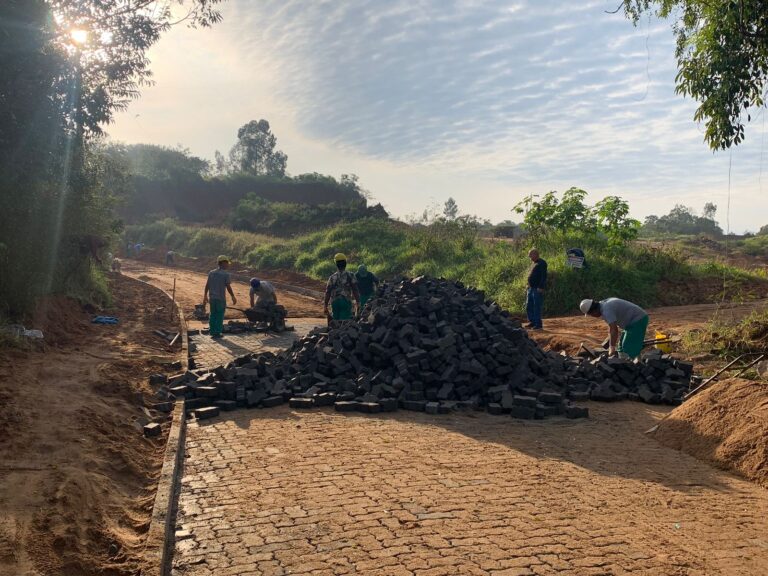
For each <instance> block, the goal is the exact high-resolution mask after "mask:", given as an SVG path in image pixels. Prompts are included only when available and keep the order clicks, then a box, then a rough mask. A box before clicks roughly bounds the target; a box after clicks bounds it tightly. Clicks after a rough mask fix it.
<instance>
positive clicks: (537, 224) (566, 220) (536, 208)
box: [513, 187, 640, 244]
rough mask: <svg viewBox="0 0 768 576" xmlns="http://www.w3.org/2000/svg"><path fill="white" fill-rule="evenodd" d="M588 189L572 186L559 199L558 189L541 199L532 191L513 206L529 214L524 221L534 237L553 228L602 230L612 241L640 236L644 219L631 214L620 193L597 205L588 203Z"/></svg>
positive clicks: (588, 232) (560, 230) (567, 231)
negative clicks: (639, 232)
mask: <svg viewBox="0 0 768 576" xmlns="http://www.w3.org/2000/svg"><path fill="white" fill-rule="evenodd" d="M586 197H587V192H586V191H584V190H582V189H581V188H575V187H574V188H570V189H568V190H567V191H566V192H564V193H563V196H562V200H558V198H557V192H555V191H552V192H547V193H546V194H545V195H544V196H543V197H542V198H541V200H536V198H538V196H536V195H530V196H526V197H525V198H523V200H522V201H520V202H518V203H517V204H516V205H515V207H514V208H513V210H514V211H515V212H517V213H518V214H525V216H524V218H523V225H524V226H525V229H526V231H527V232H528V234H530V235H531V237H532V238H533V239H534V240H537V239H538V238H541V237H543V236H544V235H546V234H548V233H550V232H556V233H559V234H562V235H567V234H573V233H575V234H586V235H590V236H598V235H599V234H602V235H603V236H604V237H605V238H607V239H608V241H609V242H610V243H612V244H625V243H626V242H628V241H630V240H633V239H634V238H636V237H637V234H638V231H639V229H640V222H638V221H637V220H635V219H633V218H630V217H629V204H627V202H626V201H624V200H622V199H621V198H619V197H618V196H608V197H606V198H604V199H603V200H601V201H600V202H598V203H597V204H595V205H594V206H593V207H590V206H587V205H586V204H585V203H584V200H585V198H586Z"/></svg>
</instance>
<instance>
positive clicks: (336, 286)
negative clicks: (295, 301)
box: [323, 252, 360, 324]
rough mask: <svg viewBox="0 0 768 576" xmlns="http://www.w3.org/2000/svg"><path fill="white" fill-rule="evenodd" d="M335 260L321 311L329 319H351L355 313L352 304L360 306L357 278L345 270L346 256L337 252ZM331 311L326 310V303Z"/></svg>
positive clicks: (329, 321)
mask: <svg viewBox="0 0 768 576" xmlns="http://www.w3.org/2000/svg"><path fill="white" fill-rule="evenodd" d="M333 259H334V261H335V262H336V272H334V273H333V274H331V277H330V278H328V284H327V285H326V287H325V299H324V301H323V313H324V314H325V316H326V317H327V318H328V323H329V324H330V323H331V320H351V319H352V318H354V315H355V308H354V304H355V303H356V304H357V306H358V308H359V307H360V292H359V291H358V290H357V279H356V278H355V275H354V274H352V272H349V271H348V270H347V257H346V256H345V255H344V254H342V253H341V252H339V253H338V254H336V255H335V256H334V257H333ZM329 303H330V305H331V312H330V313H329V311H328V304H329Z"/></svg>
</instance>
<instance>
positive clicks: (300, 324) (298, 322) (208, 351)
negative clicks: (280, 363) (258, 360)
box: [189, 318, 323, 368]
mask: <svg viewBox="0 0 768 576" xmlns="http://www.w3.org/2000/svg"><path fill="white" fill-rule="evenodd" d="M321 322H323V320H322V319H314V318H297V319H292V320H291V321H290V322H289V324H290V325H291V326H293V327H294V330H293V331H290V332H280V333H279V334H278V333H275V332H245V333H243V334H225V335H224V337H223V338H221V339H219V340H213V339H212V338H211V337H210V336H208V335H207V334H195V335H190V337H189V343H190V346H194V349H195V351H194V352H193V353H192V354H191V356H192V358H194V359H195V366H196V367H197V368H214V367H216V366H219V365H222V364H227V363H228V362H229V361H230V360H232V359H233V358H236V357H238V356H243V355H244V354H248V353H250V352H266V351H268V350H271V351H276V350H285V349H286V348H288V347H290V345H291V344H293V341H294V340H296V339H297V338H301V337H302V336H304V335H306V334H307V332H309V331H310V330H312V329H313V328H314V327H315V326H317V325H319V324H320V323H321Z"/></svg>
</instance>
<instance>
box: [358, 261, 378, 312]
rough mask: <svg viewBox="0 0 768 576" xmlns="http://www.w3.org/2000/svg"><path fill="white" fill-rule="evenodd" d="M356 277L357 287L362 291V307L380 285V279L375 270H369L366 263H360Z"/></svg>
mask: <svg viewBox="0 0 768 576" xmlns="http://www.w3.org/2000/svg"><path fill="white" fill-rule="evenodd" d="M355 279H356V280H357V289H358V291H359V292H360V308H362V307H363V306H365V303H366V302H368V300H370V299H371V296H373V293H374V291H375V290H376V289H377V288H378V287H379V279H378V278H377V277H376V275H375V274H374V273H373V272H370V271H368V269H367V268H366V267H365V264H360V266H358V267H357V273H356V274H355Z"/></svg>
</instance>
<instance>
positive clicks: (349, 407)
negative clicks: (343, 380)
mask: <svg viewBox="0 0 768 576" xmlns="http://www.w3.org/2000/svg"><path fill="white" fill-rule="evenodd" d="M333 408H334V409H335V410H336V412H355V411H357V402H355V401H346V400H342V401H339V402H335V403H334V405H333Z"/></svg>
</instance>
